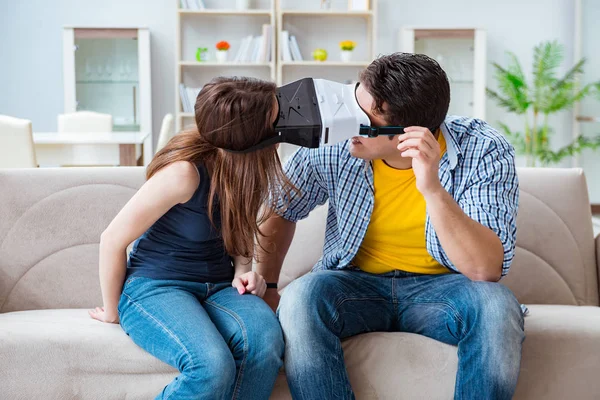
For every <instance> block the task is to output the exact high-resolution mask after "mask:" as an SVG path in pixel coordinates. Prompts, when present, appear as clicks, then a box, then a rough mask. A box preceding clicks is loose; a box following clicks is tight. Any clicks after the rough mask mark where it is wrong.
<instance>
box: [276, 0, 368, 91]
mask: <svg viewBox="0 0 600 400" xmlns="http://www.w3.org/2000/svg"><path fill="white" fill-rule="evenodd" d="M368 3H370V4H368V5H369V9H368V10H365V11H351V10H349V9H348V7H349V3H348V2H347V1H346V2H340V1H337V2H336V1H334V2H333V4H331V8H329V9H321V8H320V2H319V1H314V0H312V1H311V0H307V1H306V2H297V1H294V0H277V39H278V46H277V84H278V85H284V84H286V83H289V82H293V81H295V80H298V79H301V78H304V77H312V78H322V79H330V80H334V81H338V82H347V81H356V80H358V75H359V73H360V71H361V70H362V69H364V68H365V67H366V66H367V65H369V64H370V63H371V61H373V59H374V58H375V41H376V37H377V0H370V1H369V2H368ZM297 7H302V8H300V9H298V8H297ZM282 31H288V32H289V35H290V36H292V35H293V36H295V37H296V39H297V41H298V47H299V49H300V53H301V54H302V58H303V60H304V61H283V55H282V50H281V32H282ZM343 40H352V41H354V42H356V44H357V46H356V48H355V49H354V51H353V58H354V59H353V60H351V61H349V62H342V61H341V57H340V49H339V42H341V41H343ZM317 48H323V49H325V50H326V51H327V60H326V61H314V60H313V58H312V52H313V51H314V50H315V49H317Z"/></svg>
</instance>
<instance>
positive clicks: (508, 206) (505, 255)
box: [398, 127, 518, 281]
mask: <svg viewBox="0 0 600 400" xmlns="http://www.w3.org/2000/svg"><path fill="white" fill-rule="evenodd" d="M496 146H497V145H492V146H491V148H490V149H488V152H487V153H486V155H485V156H484V157H483V159H482V160H481V161H480V163H481V164H480V165H479V166H478V167H477V171H476V173H475V174H474V177H473V181H472V182H471V184H470V187H469V188H468V189H467V190H466V191H465V195H464V196H463V198H464V199H461V201H460V205H459V204H458V203H457V202H456V201H455V200H454V198H453V197H452V196H451V195H450V194H449V193H448V192H446V190H445V189H444V188H443V187H442V185H441V183H440V180H439V178H438V163H439V157H440V153H439V144H438V142H437V140H436V139H435V138H434V136H433V135H432V134H431V132H429V130H427V129H426V128H419V127H411V128H407V134H405V135H401V137H400V138H399V145H398V149H399V150H400V151H401V152H402V154H403V155H404V156H406V157H412V158H413V169H414V172H415V175H416V177H417V188H418V189H419V191H420V192H421V193H422V194H423V196H424V197H425V201H426V204H427V210H428V212H429V216H430V218H431V223H432V224H433V227H434V228H435V232H436V234H437V237H438V239H439V241H440V244H441V247H442V249H443V250H442V253H444V254H443V256H444V257H446V258H447V259H448V260H449V261H450V262H451V263H452V264H453V265H454V267H455V268H456V269H457V270H458V271H460V272H461V273H462V274H464V275H465V276H467V277H468V278H470V279H472V280H484V281H498V280H499V279H500V278H501V277H502V276H503V275H504V274H505V273H506V272H507V271H508V267H509V265H510V262H511V261H512V258H513V256H514V247H515V240H514V239H515V238H514V236H515V235H514V229H512V228H511V225H514V218H515V215H516V207H517V204H516V203H517V196H518V184H517V178H516V172H515V168H514V158H513V157H512V153H511V150H510V149H509V148H508V147H507V148H506V149H501V148H496Z"/></svg>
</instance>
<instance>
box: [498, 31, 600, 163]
mask: <svg viewBox="0 0 600 400" xmlns="http://www.w3.org/2000/svg"><path fill="white" fill-rule="evenodd" d="M508 55H509V56H510V58H511V62H510V64H509V65H508V66H507V67H502V66H500V65H499V64H497V63H494V64H493V66H494V69H495V77H496V81H497V83H498V88H499V90H498V92H495V91H493V90H490V89H486V91H487V94H488V96H489V97H490V98H492V99H494V100H496V102H497V103H498V105H500V106H501V107H503V108H505V109H506V110H508V111H509V112H512V113H515V114H517V115H521V116H522V117H523V122H524V131H523V132H521V131H516V130H511V129H510V128H509V127H508V126H507V125H506V124H504V123H502V122H498V125H499V126H500V127H501V129H502V131H503V133H504V135H505V136H506V137H507V138H508V140H509V141H510V142H511V143H512V144H513V145H514V146H515V150H516V152H517V153H518V154H524V155H525V156H526V162H527V166H531V167H534V166H536V161H540V162H541V164H542V165H544V166H546V165H550V164H554V163H558V162H560V161H561V160H562V159H564V158H565V157H569V156H572V155H574V154H577V153H580V152H581V151H582V150H583V149H586V148H591V149H596V148H599V147H600V136H598V137H596V138H595V139H591V138H588V137H584V136H579V137H577V138H576V139H575V140H574V141H573V142H571V143H570V144H568V145H567V146H565V147H563V148H561V149H559V150H558V151H553V150H552V149H551V148H550V136H551V135H552V133H553V129H552V127H550V124H549V121H548V116H549V115H552V114H555V113H558V112H560V111H564V110H567V109H569V108H571V107H572V106H573V105H574V104H575V103H576V102H578V101H581V100H582V99H584V98H585V97H587V96H589V95H591V94H593V93H594V92H599V93H600V82H594V83H591V84H588V85H584V86H582V87H580V86H579V85H578V84H577V79H578V77H579V76H580V75H581V74H582V73H583V66H584V65H585V59H582V60H579V61H577V63H576V64H575V65H574V66H573V67H572V68H571V69H570V70H568V71H567V72H566V73H565V74H564V75H563V76H562V77H558V76H557V69H558V68H559V67H560V65H561V64H562V61H563V59H564V49H563V46H562V45H560V44H559V43H558V42H557V41H552V42H542V43H540V44H539V45H537V46H536V47H535V48H534V49H533V79H531V80H528V79H527V78H526V77H525V74H524V73H523V69H522V68H521V64H520V63H519V60H518V59H517V57H516V56H515V55H514V54H513V53H511V52H508ZM599 97H600V96H599Z"/></svg>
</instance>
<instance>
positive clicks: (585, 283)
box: [502, 168, 598, 305]
mask: <svg viewBox="0 0 600 400" xmlns="http://www.w3.org/2000/svg"><path fill="white" fill-rule="evenodd" d="M518 174H519V181H520V189H521V191H520V199H519V213H518V218H517V249H516V254H515V260H514V262H513V265H512V267H511V270H510V272H509V273H508V275H507V277H506V278H504V279H503V280H502V282H503V283H504V284H505V285H507V286H508V287H509V288H510V289H512V290H513V292H514V293H515V294H516V295H517V298H518V299H519V300H520V301H521V302H523V303H530V304H567V305H569V304H572V305H598V268H597V265H596V257H595V253H596V252H595V243H594V233H593V227H592V215H591V208H590V201H589V197H588V190H587V184H586V180H585V176H584V175H583V171H582V170H581V169H566V168H522V169H519V171H518Z"/></svg>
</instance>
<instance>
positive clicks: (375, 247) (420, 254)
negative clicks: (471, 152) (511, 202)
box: [353, 132, 450, 274]
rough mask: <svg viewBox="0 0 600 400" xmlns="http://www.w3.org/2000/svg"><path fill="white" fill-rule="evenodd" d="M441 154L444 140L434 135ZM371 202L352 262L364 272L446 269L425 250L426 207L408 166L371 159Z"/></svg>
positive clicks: (432, 271) (440, 271)
mask: <svg viewBox="0 0 600 400" xmlns="http://www.w3.org/2000/svg"><path fill="white" fill-rule="evenodd" d="M438 143H439V144H440V148H441V154H444V152H445V151H446V141H445V140H444V135H442V133H441V132H440V133H439V135H438ZM373 178H374V184H375V203H374V207H373V214H372V215H371V220H370V222H369V227H368V228H367V232H366V234H365V238H364V239H363V242H362V244H361V246H360V249H359V250H358V253H357V254H356V257H355V258H354V262H353V264H354V265H356V266H357V267H359V268H360V269H361V270H363V271H365V272H370V273H373V274H383V273H386V272H391V271H394V270H402V271H407V272H414V273H420V274H443V273H447V272H450V270H448V269H447V268H446V267H444V266H442V265H440V263H438V262H437V261H436V260H434V259H433V257H431V255H430V254H429V253H428V252H427V246H426V242H425V218H426V211H425V210H426V207H425V199H424V198H423V195H421V193H420V192H419V191H418V190H417V180H416V178H415V174H414V172H413V170H412V168H410V169H394V168H392V167H390V166H388V165H387V164H386V163H385V162H384V161H383V160H374V161H373Z"/></svg>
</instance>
